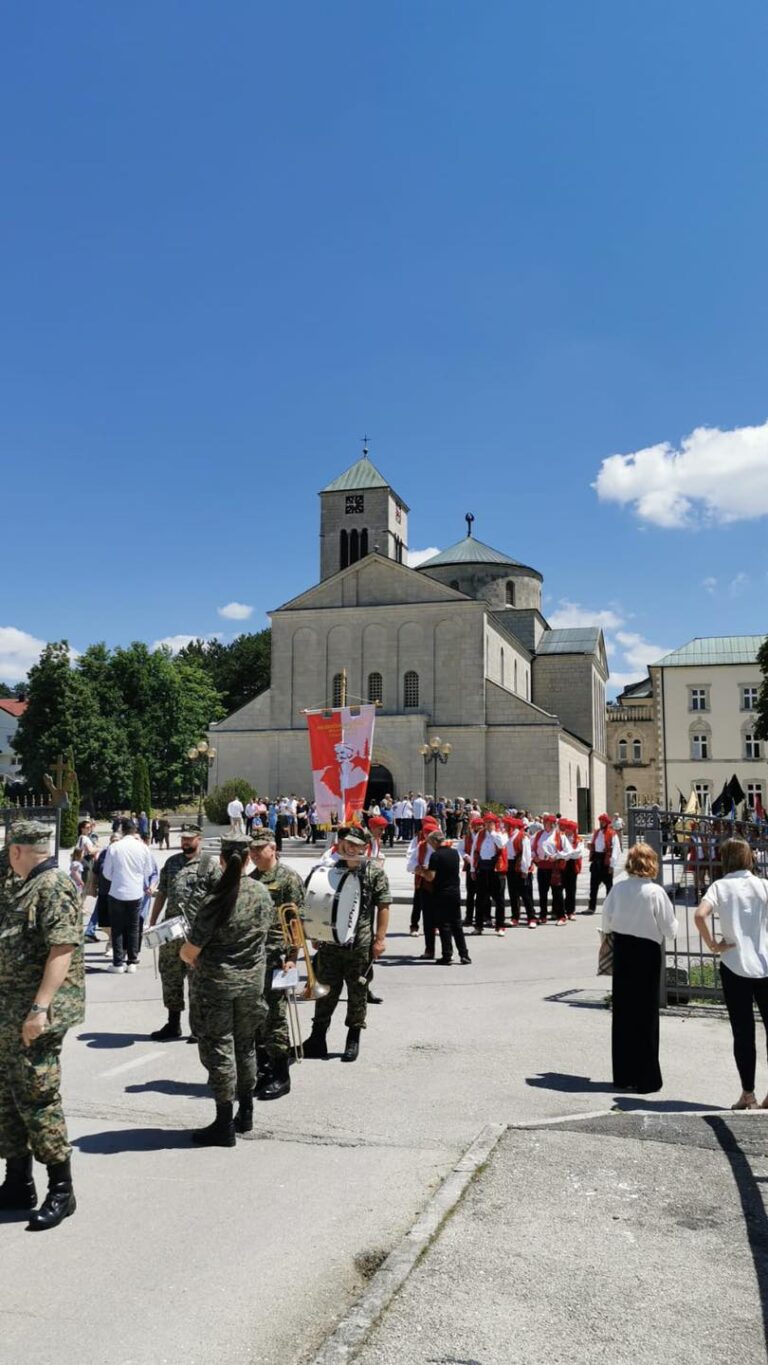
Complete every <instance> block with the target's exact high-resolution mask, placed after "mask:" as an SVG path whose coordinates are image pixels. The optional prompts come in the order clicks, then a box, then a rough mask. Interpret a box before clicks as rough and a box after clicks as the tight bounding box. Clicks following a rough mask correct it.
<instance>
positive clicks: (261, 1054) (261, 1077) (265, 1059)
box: [253, 1047, 272, 1096]
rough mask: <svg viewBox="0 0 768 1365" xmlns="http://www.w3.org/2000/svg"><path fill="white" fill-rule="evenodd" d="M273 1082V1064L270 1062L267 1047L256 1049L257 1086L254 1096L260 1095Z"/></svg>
mask: <svg viewBox="0 0 768 1365" xmlns="http://www.w3.org/2000/svg"><path fill="white" fill-rule="evenodd" d="M271 1080H272V1063H271V1061H270V1060H269V1053H268V1052H267V1049H266V1048H265V1047H257V1049H256V1085H255V1086H254V1091H253V1093H254V1095H257V1096H258V1095H260V1094H261V1092H262V1090H263V1089H264V1086H265V1085H269V1082H270V1081H271Z"/></svg>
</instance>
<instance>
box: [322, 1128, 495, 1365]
mask: <svg viewBox="0 0 768 1365" xmlns="http://www.w3.org/2000/svg"><path fill="white" fill-rule="evenodd" d="M506 1131H507V1124H506V1123H489V1124H488V1125H487V1126H486V1127H485V1128H483V1129H482V1130H481V1131H480V1132H479V1133H478V1135H477V1137H476V1138H475V1140H474V1142H473V1143H472V1145H471V1146H470V1147H468V1148H467V1150H466V1152H465V1153H464V1155H463V1156H462V1157H460V1158H459V1160H458V1162H457V1163H456V1165H455V1166H454V1168H453V1170H452V1171H451V1173H450V1174H449V1175H447V1176H446V1177H445V1180H444V1181H443V1182H442V1184H441V1186H440V1188H439V1189H438V1190H437V1191H436V1192H435V1194H433V1196H432V1198H431V1199H430V1201H429V1203H428V1204H427V1207H426V1208H425V1209H424V1212H423V1213H422V1214H421V1215H420V1216H419V1218H417V1220H416V1222H415V1223H414V1225H413V1227H412V1228H411V1230H410V1232H407V1233H406V1234H405V1236H404V1237H403V1238H402V1240H401V1241H400V1242H399V1243H398V1245H397V1246H396V1247H395V1248H394V1250H393V1251H391V1252H390V1254H389V1256H388V1257H387V1259H386V1261H385V1262H384V1264H383V1265H382V1266H381V1268H380V1269H379V1270H377V1271H376V1274H375V1275H374V1276H373V1279H372V1280H371V1282H370V1284H369V1285H368V1288H367V1289H366V1290H365V1292H364V1294H363V1295H362V1296H361V1298H359V1299H358V1300H357V1302H356V1303H354V1304H353V1305H352V1307H351V1308H350V1309H349V1312H348V1313H346V1314H345V1316H344V1317H343V1318H342V1320H341V1322H340V1323H339V1324H338V1326H337V1327H336V1328H335V1329H334V1331H333V1332H332V1333H331V1335H330V1336H329V1337H327V1338H326V1341H325V1343H324V1344H323V1345H322V1346H321V1347H320V1350H319V1351H318V1352H317V1354H316V1355H314V1356H312V1358H311V1360H310V1361H309V1365H346V1362H348V1361H350V1360H352V1359H353V1358H354V1356H355V1355H356V1354H357V1352H358V1351H359V1350H360V1348H361V1346H362V1345H363V1344H364V1342H365V1339H366V1337H367V1336H368V1333H369V1332H370V1330H371V1328H372V1327H373V1326H374V1324H375V1323H376V1322H377V1321H378V1319H379V1318H380V1317H381V1315H382V1313H383V1312H384V1310H385V1309H386V1308H388V1307H389V1305H390V1303H391V1302H392V1300H393V1298H394V1297H395V1295H396V1294H397V1292H398V1290H400V1289H401V1288H402V1286H403V1284H404V1283H405V1281H406V1280H407V1278H408V1276H409V1275H410V1273H411V1271H412V1270H413V1268H414V1266H415V1265H416V1263H417V1261H418V1260H419V1259H420V1258H421V1256H422V1255H423V1253H424V1252H425V1251H426V1249H427V1247H428V1246H429V1244H430V1242H431V1241H432V1239H433V1237H434V1236H435V1234H436V1233H437V1232H438V1230H439V1228H440V1226H441V1225H442V1223H443V1222H444V1221H445V1219H446V1218H447V1217H448V1215H449V1213H452V1212H453V1210H454V1209H455V1207H456V1205H457V1204H458V1202H459V1200H460V1199H461V1197H462V1195H463V1194H464V1191H465V1190H466V1188H467V1186H468V1185H469V1183H470V1181H471V1180H472V1179H473V1177H474V1176H475V1174H476V1172H477V1171H478V1170H479V1169H480V1167H481V1166H483V1165H484V1164H485V1162H486V1161H487V1160H488V1157H489V1156H490V1155H491V1152H492V1151H493V1149H494V1147H495V1146H496V1144H497V1142H498V1141H499V1139H500V1138H501V1137H502V1135H503V1134H504V1133H505V1132H506Z"/></svg>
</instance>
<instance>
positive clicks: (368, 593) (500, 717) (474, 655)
mask: <svg viewBox="0 0 768 1365" xmlns="http://www.w3.org/2000/svg"><path fill="white" fill-rule="evenodd" d="M320 505H321V510H320V581H319V582H318V583H317V584H316V585H315V586H314V587H311V588H309V589H307V591H306V592H303V593H301V594H300V595H299V596H298V597H294V598H293V600H292V601H290V602H286V603H284V605H283V606H281V607H279V608H278V609H277V610H276V611H273V612H271V613H270V615H271V621H272V676H271V686H270V687H269V689H268V690H267V691H266V692H262V693H261V694H260V695H259V696H257V697H254V699H253V700H252V701H250V702H248V703H247V704H246V705H245V706H243V707H241V708H240V710H239V711H236V712H234V714H233V715H231V716H228V717H227V718H226V720H223V721H220V722H219V723H218V724H217V725H214V726H212V727H211V731H210V734H209V739H210V741H211V743H212V744H214V745H215V746H216V750H217V754H216V760H215V763H216V767H215V770H214V773H213V779H214V782H215V783H216V784H217V785H218V784H220V783H221V782H224V781H226V780H227V779H228V778H232V777H244V778H246V779H248V781H250V782H252V783H253V785H254V787H255V789H256V790H258V791H259V792H260V793H264V794H271V795H280V794H282V793H290V792H296V793H299V794H306V795H308V796H311V794H312V779H311V770H310V763H309V744H308V739H307V727H306V718H305V715H304V712H305V710H312V709H316V708H319V707H323V706H325V705H328V704H333V705H338V704H339V703H340V701H341V700H342V697H343V689H344V688H346V701H347V704H348V705H355V704H357V703H358V702H360V701H365V702H368V701H372V702H373V701H375V702H379V703H380V706H379V707H378V711H377V717H376V729H375V735H374V750H373V767H372V771H371V783H370V786H369V799H371V798H372V797H380V796H382V795H384V793H385V792H391V793H392V794H393V795H394V796H398V795H400V794H402V793H405V792H408V791H414V792H416V791H424V792H431V791H432V788H433V778H432V774H433V772H434V769H433V768H432V767H430V768H429V770H428V772H427V771H426V770H425V761H424V758H423V756H422V754H421V752H420V749H421V746H422V745H424V744H425V743H429V741H430V740H432V739H433V738H435V737H437V736H439V738H440V740H441V741H442V742H443V743H444V744H446V743H447V744H450V745H451V752H450V756H449V758H448V762H447V764H445V766H442V765H441V766H439V767H438V770H437V786H438V790H439V792H441V793H442V794H445V795H449V796H467V797H475V796H476V797H478V798H479V799H480V800H481V801H483V800H490V801H501V802H504V803H505V804H511V805H514V806H518V807H521V808H528V809H529V810H532V811H542V810H550V811H561V812H562V813H563V814H564V815H569V816H572V817H574V818H577V817H578V819H579V821H580V824H581V827H582V828H586V827H588V826H589V825H590V824H591V823H592V821H593V817H595V816H596V815H597V814H598V813H599V812H600V811H602V810H603V809H604V807H605V800H606V773H607V761H606V719H605V718H606V709H605V685H606V681H607V679H608V667H607V663H606V655H605V644H604V641H603V637H602V632H601V630H600V629H599V628H598V627H588V628H578V629H573V630H551V629H550V627H549V626H548V624H547V622H546V620H545V618H544V616H543V615H542V612H541V590H542V576H541V574H540V573H539V572H538V571H537V570H536V569H532V568H529V567H528V566H527V565H525V564H521V563H519V562H518V561H517V560H515V559H511V558H510V557H509V555H507V554H505V553H503V552H502V551H500V550H494V549H492V548H491V547H490V546H489V545H484V544H483V542H482V541H481V540H478V539H477V538H476V537H475V536H474V535H473V534H472V522H473V518H472V517H471V516H468V517H467V531H468V534H467V535H466V536H465V537H464V539H463V540H460V541H458V542H457V543H456V544H455V545H451V546H450V547H449V548H448V549H447V550H443V551H442V552H441V553H440V554H437V555H435V556H434V557H433V558H431V559H429V560H427V561H426V562H425V563H422V564H420V565H419V566H418V568H415V569H412V568H409V567H408V562H407V561H408V511H409V509H408V507H407V506H406V504H405V503H404V502H403V500H402V498H401V497H400V496H399V495H398V494H397V493H396V492H395V490H394V489H393V488H392V487H391V485H390V484H388V483H387V481H386V479H385V478H384V477H383V476H382V475H381V474H380V473H379V471H378V470H377V469H376V467H375V465H374V464H373V463H372V462H371V460H370V459H369V458H368V452H367V450H366V451H364V453H363V457H362V458H361V459H360V460H358V461H357V462H356V463H355V464H353V465H352V466H351V467H350V468H349V469H347V470H346V471H345V472H344V473H343V474H341V475H340V476H339V477H338V478H337V479H334V480H333V482H332V483H329V484H328V486H327V487H326V488H324V489H323V490H322V492H321V494H320Z"/></svg>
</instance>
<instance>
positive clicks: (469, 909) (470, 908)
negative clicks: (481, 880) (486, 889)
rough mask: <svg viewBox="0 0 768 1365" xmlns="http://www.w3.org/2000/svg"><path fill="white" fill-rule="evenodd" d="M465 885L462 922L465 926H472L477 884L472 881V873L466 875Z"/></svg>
mask: <svg viewBox="0 0 768 1365" xmlns="http://www.w3.org/2000/svg"><path fill="white" fill-rule="evenodd" d="M465 885H466V898H465V910H464V921H465V923H466V924H474V922H475V899H476V896H477V882H476V881H475V879H474V877H473V876H472V873H471V872H468V873H467V875H466V880H465ZM479 927H480V928H481V929H482V927H483V926H482V925H480V926H479Z"/></svg>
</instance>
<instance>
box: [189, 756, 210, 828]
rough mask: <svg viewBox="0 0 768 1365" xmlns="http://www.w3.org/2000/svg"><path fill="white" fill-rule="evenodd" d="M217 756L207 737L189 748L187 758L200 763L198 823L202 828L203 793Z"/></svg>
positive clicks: (191, 761)
mask: <svg viewBox="0 0 768 1365" xmlns="http://www.w3.org/2000/svg"><path fill="white" fill-rule="evenodd" d="M215 757H216V750H215V749H213V748H212V747H211V746H210V745H209V743H208V740H207V739H201V740H200V742H199V744H192V745H191V746H190V748H189V749H187V758H188V759H189V761H190V763H197V764H198V765H199V767H198V773H199V781H200V797H199V800H198V804H197V823H198V825H199V826H200V828H201V829H202V828H203V794H204V792H205V791H206V790H207V788H208V769H209V768H212V767H213V760H214V759H215Z"/></svg>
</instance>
